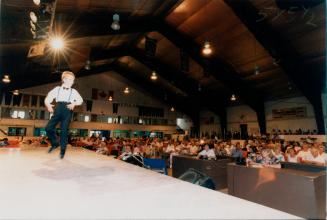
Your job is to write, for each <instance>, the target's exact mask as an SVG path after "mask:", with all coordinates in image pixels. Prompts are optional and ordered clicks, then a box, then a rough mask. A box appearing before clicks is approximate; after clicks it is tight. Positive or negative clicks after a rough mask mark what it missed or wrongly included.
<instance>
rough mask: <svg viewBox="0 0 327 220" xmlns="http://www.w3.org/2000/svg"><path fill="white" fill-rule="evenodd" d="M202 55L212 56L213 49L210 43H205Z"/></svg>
mask: <svg viewBox="0 0 327 220" xmlns="http://www.w3.org/2000/svg"><path fill="white" fill-rule="evenodd" d="M202 54H203V55H204V56H210V55H211V54H212V49H211V45H210V43H209V41H206V42H204V44H203V48H202Z"/></svg>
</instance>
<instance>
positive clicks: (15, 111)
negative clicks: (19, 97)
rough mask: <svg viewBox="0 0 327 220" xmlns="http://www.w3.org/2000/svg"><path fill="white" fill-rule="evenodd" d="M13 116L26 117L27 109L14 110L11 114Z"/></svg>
mask: <svg viewBox="0 0 327 220" xmlns="http://www.w3.org/2000/svg"><path fill="white" fill-rule="evenodd" d="M11 117H12V118H25V111H18V110H14V111H13V112H12V114H11Z"/></svg>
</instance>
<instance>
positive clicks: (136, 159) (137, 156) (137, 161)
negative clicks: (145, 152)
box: [125, 147, 143, 167]
mask: <svg viewBox="0 0 327 220" xmlns="http://www.w3.org/2000/svg"><path fill="white" fill-rule="evenodd" d="M125 161H126V162H127V163H131V164H134V165H137V166H140V167H143V157H142V154H141V152H140V149H139V148H138V147H135V148H134V151H133V154H131V155H130V156H129V157H128V158H126V160H125Z"/></svg>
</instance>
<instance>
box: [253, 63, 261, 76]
mask: <svg viewBox="0 0 327 220" xmlns="http://www.w3.org/2000/svg"><path fill="white" fill-rule="evenodd" d="M259 73H260V70H259V66H258V65H257V64H255V65H254V74H255V75H258V74H259Z"/></svg>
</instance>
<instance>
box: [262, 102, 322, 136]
mask: <svg viewBox="0 0 327 220" xmlns="http://www.w3.org/2000/svg"><path fill="white" fill-rule="evenodd" d="M302 106H303V107H306V110H307V117H306V118H302V119H301V118H300V119H299V118H297V119H284V120H283V119H280V120H277V119H273V118H272V109H280V108H290V107H291V108H292V107H302ZM265 109H266V120H267V131H268V132H270V131H271V130H272V129H280V130H283V129H286V130H288V129H291V130H292V131H295V130H297V129H299V128H301V129H302V130H303V129H305V130H307V129H310V130H314V129H315V130H317V125H316V121H315V115H314V110H313V106H312V105H311V104H310V103H309V101H308V100H307V99H306V98H305V97H296V98H290V99H282V100H278V101H272V102H266V103H265Z"/></svg>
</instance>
